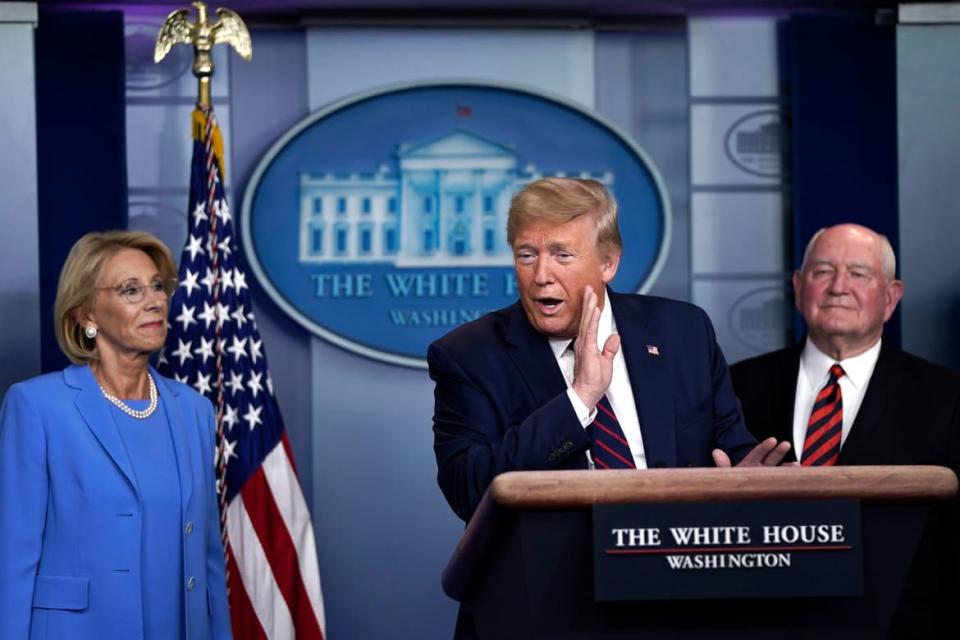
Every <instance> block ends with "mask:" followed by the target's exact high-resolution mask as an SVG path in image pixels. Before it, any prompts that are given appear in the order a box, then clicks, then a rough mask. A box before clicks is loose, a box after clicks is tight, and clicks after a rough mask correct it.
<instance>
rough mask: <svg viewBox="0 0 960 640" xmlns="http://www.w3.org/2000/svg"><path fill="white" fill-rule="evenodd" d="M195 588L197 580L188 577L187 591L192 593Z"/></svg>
mask: <svg viewBox="0 0 960 640" xmlns="http://www.w3.org/2000/svg"><path fill="white" fill-rule="evenodd" d="M195 586H197V579H196V578H194V577H193V576H190V579H189V580H187V591H193V588H194V587H195Z"/></svg>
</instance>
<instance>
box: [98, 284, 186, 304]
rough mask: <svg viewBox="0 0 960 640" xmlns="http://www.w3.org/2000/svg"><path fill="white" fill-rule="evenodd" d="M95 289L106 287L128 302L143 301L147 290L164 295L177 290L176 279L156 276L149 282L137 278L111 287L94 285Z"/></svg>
mask: <svg viewBox="0 0 960 640" xmlns="http://www.w3.org/2000/svg"><path fill="white" fill-rule="evenodd" d="M94 288H95V289H97V290H100V289H106V290H110V291H115V292H117V293H118V294H119V295H120V296H121V297H123V299H124V300H125V301H126V302H128V303H130V304H137V303H138V302H143V299H144V298H145V297H146V296H147V291H148V290H149V291H151V292H152V293H161V292H162V293H163V295H165V296H166V297H168V298H169V297H170V296H172V295H173V292H174V291H176V290H177V279H176V278H171V279H169V280H163V279H161V278H157V279H156V280H154V281H153V282H151V283H150V284H147V285H145V284H141V283H140V281H139V280H128V281H126V282H122V283H120V284H118V285H116V286H113V287H94Z"/></svg>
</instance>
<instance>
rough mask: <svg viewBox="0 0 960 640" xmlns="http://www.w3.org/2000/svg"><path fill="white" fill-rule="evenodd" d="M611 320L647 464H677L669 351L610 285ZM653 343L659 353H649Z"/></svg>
mask: <svg viewBox="0 0 960 640" xmlns="http://www.w3.org/2000/svg"><path fill="white" fill-rule="evenodd" d="M607 297H608V299H609V300H610V304H611V310H612V311H613V319H614V322H616V323H617V333H619V334H620V349H621V350H622V351H623V358H624V361H625V362H626V365H627V375H628V376H629V378H630V387H631V389H632V390H633V401H634V404H635V405H636V406H637V416H638V417H639V418H640V435H641V438H642V439H643V450H644V455H645V456H646V459H647V464H648V465H653V464H657V463H662V464H663V465H666V466H668V467H674V466H676V464H677V440H676V437H675V433H674V424H673V423H674V415H673V384H672V379H673V376H671V375H670V368H669V362H670V357H671V355H676V354H670V353H667V352H664V351H660V350H661V349H662V348H663V344H662V340H661V338H660V336H659V334H658V333H657V331H656V329H655V328H652V327H649V326H647V324H648V323H647V320H648V318H646V317H643V316H637V317H634V315H633V314H631V313H630V312H629V309H627V308H626V307H625V305H624V301H623V299H622V298H621V297H620V296H619V295H618V294H616V293H613V292H612V291H610V290H609V289H608V290H607ZM649 347H656V348H657V349H658V352H659V355H654V354H653V353H651V350H650V349H649Z"/></svg>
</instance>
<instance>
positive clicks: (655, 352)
mask: <svg viewBox="0 0 960 640" xmlns="http://www.w3.org/2000/svg"><path fill="white" fill-rule="evenodd" d="M647 355H648V356H654V357H656V358H659V357H660V347H658V346H657V345H655V344H648V345H647Z"/></svg>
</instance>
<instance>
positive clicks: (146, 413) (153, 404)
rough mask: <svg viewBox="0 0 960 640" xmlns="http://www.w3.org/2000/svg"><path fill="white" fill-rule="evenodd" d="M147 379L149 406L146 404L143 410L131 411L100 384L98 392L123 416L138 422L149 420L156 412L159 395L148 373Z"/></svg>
mask: <svg viewBox="0 0 960 640" xmlns="http://www.w3.org/2000/svg"><path fill="white" fill-rule="evenodd" d="M147 378H148V379H149V380H150V404H148V405H147V408H146V409H143V410H138V409H131V408H130V406H129V405H127V404H126V403H124V401H123V400H121V399H120V398H118V397H116V396H112V395H110V394H109V393H107V390H106V389H104V388H103V385H102V384H101V385H100V391H102V392H103V397H104V398H106V399H107V400H109V401H110V402H111V404H113V405H114V406H115V407H117V408H118V409H120V411H123V412H124V413H125V414H127V415H128V416H130V417H131V418H137V419H138V420H145V419H147V418H149V417H150V416H151V415H152V414H153V412H154V411H156V410H157V398H158V397H159V394H158V393H157V385H156V383H155V382H154V381H153V376H152V375H150V373H149V372H148V373H147Z"/></svg>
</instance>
